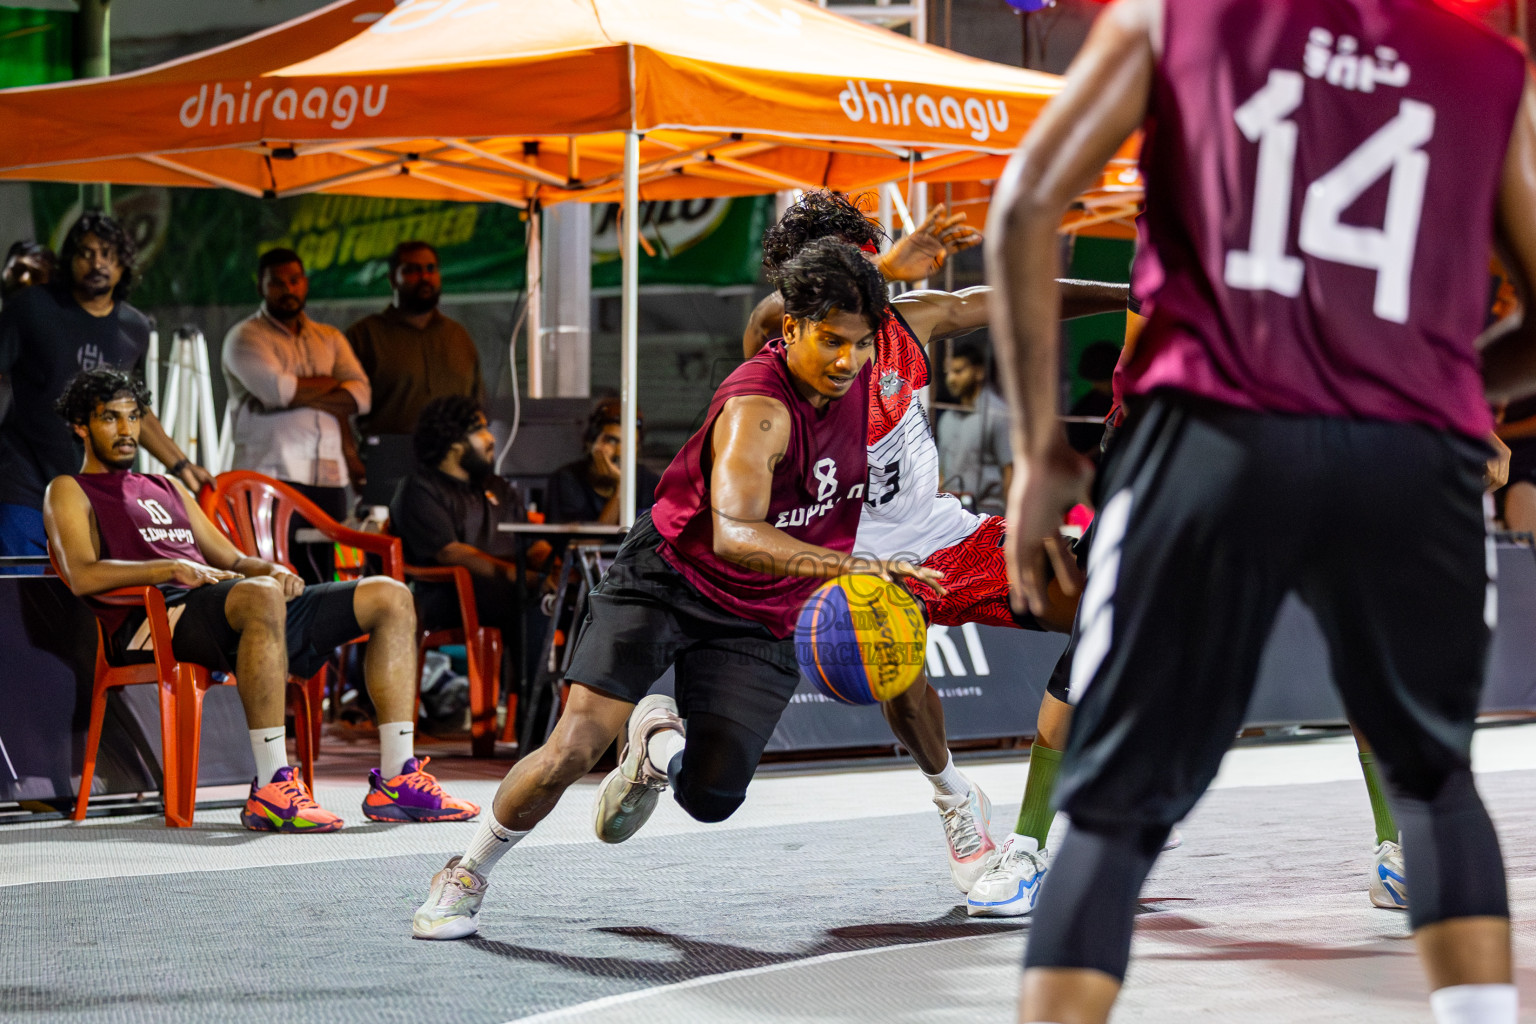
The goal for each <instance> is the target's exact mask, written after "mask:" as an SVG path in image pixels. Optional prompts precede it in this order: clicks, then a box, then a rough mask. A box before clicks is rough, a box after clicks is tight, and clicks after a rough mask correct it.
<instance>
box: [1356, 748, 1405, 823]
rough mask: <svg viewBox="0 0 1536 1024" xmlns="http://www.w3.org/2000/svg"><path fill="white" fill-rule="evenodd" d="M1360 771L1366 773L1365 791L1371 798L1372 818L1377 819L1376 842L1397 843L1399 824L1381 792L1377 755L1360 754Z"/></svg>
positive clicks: (1362, 752)
mask: <svg viewBox="0 0 1536 1024" xmlns="http://www.w3.org/2000/svg"><path fill="white" fill-rule="evenodd" d="M1360 770H1361V771H1362V772H1364V773H1365V791H1366V792H1367V793H1369V794H1370V797H1371V816H1372V817H1374V818H1375V819H1376V842H1377V844H1378V845H1380V844H1381V843H1395V842H1397V822H1396V821H1394V820H1392V808H1390V807H1388V806H1387V798H1386V795H1385V794H1383V793H1382V791H1381V773H1380V772H1378V771H1377V770H1376V755H1375V754H1367V753H1366V752H1365V751H1361V752H1360Z"/></svg>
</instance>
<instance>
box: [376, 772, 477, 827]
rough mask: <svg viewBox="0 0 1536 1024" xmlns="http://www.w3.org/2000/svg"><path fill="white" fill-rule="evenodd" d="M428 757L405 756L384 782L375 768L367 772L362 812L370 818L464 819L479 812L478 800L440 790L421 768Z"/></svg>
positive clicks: (435, 780)
mask: <svg viewBox="0 0 1536 1024" xmlns="http://www.w3.org/2000/svg"><path fill="white" fill-rule="evenodd" d="M430 760H432V759H431V758H430V757H424V758H422V759H421V760H419V761H418V760H417V759H416V758H414V757H411V758H407V759H406V762H405V767H404V768H403V769H401V771H400V774H399V775H396V776H395V777H394V778H392V779H390V780H389V781H388V782H385V781H384V777H383V776H382V775H380V774H379V770H378V769H377V768H375V769H374V770H373V771H371V772H369V773H368V796H367V797H366V798H364V800H363V814H364V815H366V816H367V817H369V818H371V819H373V820H374V821H468V820H469V819H470V818H473V817H474V816H475V815H477V814H479V813H480V805H479V804H472V803H470V802H469V801H468V800H459V799H457V798H456V797H451V796H449V795H448V794H447V793H444V792H443V787H442V786H439V785H438V784H437V779H436V778H435V777H434V776H431V775H428V774H427V773H426V772H425V771H424V770H423V769H425V768H426V766H427V762H428V761H430Z"/></svg>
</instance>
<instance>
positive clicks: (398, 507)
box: [389, 395, 550, 679]
mask: <svg viewBox="0 0 1536 1024" xmlns="http://www.w3.org/2000/svg"><path fill="white" fill-rule="evenodd" d="M413 441H414V444H415V448H416V470H415V472H413V473H412V474H411V475H410V476H408V477H405V478H404V479H402V480H401V481H400V483H399V485H398V486H397V487H396V488H395V496H394V498H393V499H391V501H390V503H389V517H390V524H391V529H393V530H394V532H395V534H396V535H397V536H398V537H399V538H400V540H401V542H402V543H403V544H404V546H405V560H406V561H407V562H409V563H410V564H412V565H461V566H463V567H464V568H466V569H468V570H469V574H470V576H471V577H472V578H473V580H474V587H475V604H476V607H477V610H478V611H479V613H480V620H481V622H482V623H484V624H485V625H488V626H495V627H497V628H498V629H500V630H501V635H502V640H503V648H502V649H503V652H504V654H503V657H504V659H505V660H504V662H503V665H502V668H503V671H502V678H503V679H510V678H512V677H511V676H510V675H509V674H508V673H507V671H506V670H507V669H508V668H509V667H510V666H511V665H512V664H515V660H514V659H515V655H516V653H517V644H516V639H517V637H518V636H519V635H520V631H519V630H518V629H517V628H516V627H517V618H518V615H519V614H521V607H520V604H519V602H518V601H517V600H516V584H517V572H518V558H517V556H518V550H517V548H518V541H517V539H516V538H515V537H514V536H513V535H512V534H509V533H502V532H501V531H500V526H501V524H502V523H521V522H526V521H527V519H528V516H527V512H526V511H525V509H524V507H523V499H522V497H521V496H520V495H519V494H518V493H517V491H516V490H515V489H513V487H512V485H511V484H509V483H507V481H506V480H505V479H503V478H502V477H499V476H497V475H496V472H495V466H494V459H493V457H494V455H495V450H496V439H495V438H494V437H493V436H492V435H491V431H490V427H489V426H487V425H486V421H485V412H484V411H483V410H482V409H481V408H480V403H479V402H477V401H475V400H474V399H473V398H469V397H467V396H464V395H448V396H445V397H443V398H434V399H433V400H432V401H430V402H428V403H427V404H426V406H425V407H424V408H423V409H422V410H421V416H420V418H419V419H418V420H417V422H416V433H415V434H414V435H413ZM549 552H550V547H549V544H548V542H546V541H539V542H537V543H535V544H532V545H530V546H529V548H528V551H527V553H526V556H525V558H524V561H525V562H526V563H528V564H530V565H532V566H534V567H537V566H540V565H542V564H543V563H544V562H545V561H546V560H547V559H548V557H549ZM414 588H415V590H416V598H417V608H418V612H419V614H420V617H421V621H422V625H423V626H424V627H426V628H428V629H437V628H448V627H450V626H453V625H455V624H457V623H458V621H459V606H458V597H457V595H456V593H455V592H454V589H453V586H452V585H451V584H448V583H425V584H423V583H417V584H414Z"/></svg>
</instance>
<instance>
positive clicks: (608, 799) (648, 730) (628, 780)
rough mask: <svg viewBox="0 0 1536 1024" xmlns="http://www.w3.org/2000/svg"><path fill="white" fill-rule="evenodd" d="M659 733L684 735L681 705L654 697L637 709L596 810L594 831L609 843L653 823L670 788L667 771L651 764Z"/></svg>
mask: <svg viewBox="0 0 1536 1024" xmlns="http://www.w3.org/2000/svg"><path fill="white" fill-rule="evenodd" d="M658 729H676V730H677V731H678V732H682V731H683V720H682V719H681V718H679V717H678V714H677V701H675V700H673V699H672V698H671V697H668V696H666V695H665V694H661V693H653V694H651V695H650V696H649V697H645V698H643V699H642V700H641V701H640V703H638V704H636V705H635V710H633V711H631V712H630V713H629V725H628V726H626V729H625V737H624V750H623V752H622V753H621V754H619V766H618V767H617V768H615V769H614V770H613V771H611V772H609V773H608V777H607V778H606V779H604V780H603V784H602V787H601V788H599V789H598V791H597V802H596V803H595V804H594V805H593V807H592V828H593V829H594V830H595V831H596V832H597V838H599V839H601V840H602V841H603V842H605V843H622V842H623V841H624V840H626V839H628V838H629V837H630V836H632V835H634V834H635V833H636V832H638V831H640V826H641V825H644V824H645V823H646V822H647V821H649V820H650V817H651V812H652V811H654V810H655V809H656V799H657V797H658V796H659V795H660V793H661V791H662V790H664V789H666V788H667V770H666V768H665V767H661V768H658V767H656V766H655V765H653V764H651V755H650V752H649V751H648V750H647V749H646V743H647V741H648V740H650V738H651V734H652V733H654V732H656V731H657V730H658Z"/></svg>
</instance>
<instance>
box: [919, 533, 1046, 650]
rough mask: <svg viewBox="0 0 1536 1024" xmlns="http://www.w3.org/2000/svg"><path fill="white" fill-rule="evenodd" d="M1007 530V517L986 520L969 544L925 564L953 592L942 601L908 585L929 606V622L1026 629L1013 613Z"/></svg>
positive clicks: (939, 553)
mask: <svg viewBox="0 0 1536 1024" xmlns="http://www.w3.org/2000/svg"><path fill="white" fill-rule="evenodd" d="M1007 525H1008V520H1007V519H1005V518H1003V517H1002V516H986V517H984V518H983V519H982V521H981V525H980V526H978V527H977V528H976V529H975V530H974V531H972V533H971V535H970V536H969V537H967V538H965V540H962V541H961V542H960V543H958V544H952V545H950V546H949V547H947V548H943V549H941V550H939V551H935V552H934V553H933V554H931V555H929V556H928V557H927V558H926V559H924V560H923V568H925V569H937V570H939V571H940V572H942V573H943V574H944V589H945V590H947V591H948V593H947V594H945V595H944V596H943V597H942V598H941V597H938V596H937V595H936V594H935V593H934V591H933V589H932V588H930V587H928V586H927V585H926V584H923V583H918V582H916V581H910V582H909V583H908V587H909V589H911V591H912V592H913V593H914V594H916V595H917V597H918V599H919V600H921V601H922V602H923V604H924V605H926V606H927V610H928V621H929V622H932V623H934V624H935V625H939V626H961V625H964V624H965V623H967V622H975V623H978V624H980V625H984V626H1018V625H1019V624H1020V623H1019V621H1018V620H1017V619H1015V618H1014V615H1013V611H1012V610H1011V609H1010V608H1009V607H1008V567H1007V563H1006V562H1005V561H1004V559H1003V539H1004V537H1005V536H1006V532H1007V531H1006V527H1007Z"/></svg>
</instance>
